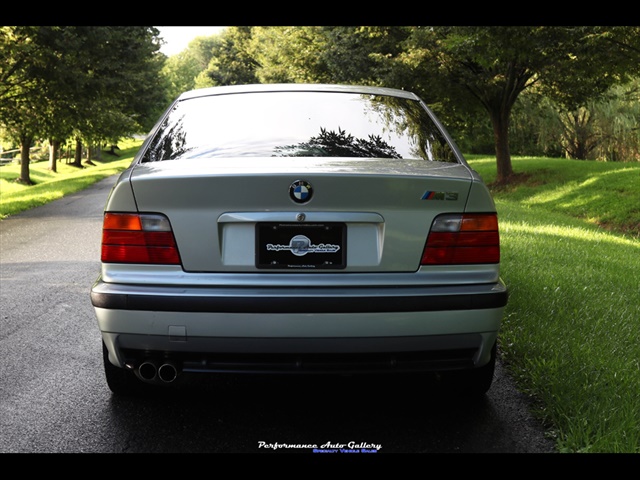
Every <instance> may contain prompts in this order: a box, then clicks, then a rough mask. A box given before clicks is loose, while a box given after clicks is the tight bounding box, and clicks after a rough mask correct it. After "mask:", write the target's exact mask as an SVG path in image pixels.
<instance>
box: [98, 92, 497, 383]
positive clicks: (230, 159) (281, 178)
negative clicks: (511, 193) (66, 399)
mask: <svg viewBox="0 0 640 480" xmlns="http://www.w3.org/2000/svg"><path fill="white" fill-rule="evenodd" d="M101 262H102V266H101V272H100V275H99V277H98V279H97V280H96V282H95V284H94V285H93V287H92V289H91V301H92V304H93V306H94V308H95V312H96V315H97V322H98V326H99V329H100V332H101V335H102V341H103V352H104V369H105V374H106V380H107V384H108V386H109V388H110V389H111V390H112V391H113V392H114V393H117V394H132V393H137V392H140V391H145V390H147V391H148V390H149V389H151V390H152V391H153V389H154V387H153V386H152V385H163V384H165V385H167V384H171V383H173V382H175V381H176V380H179V378H180V376H181V375H183V374H190V373H198V372H199V373H216V374H219V373H224V372H228V373H234V374H240V373H251V374H341V375H342V374H350V375H356V374H366V373H375V374H381V373H421V372H433V373H436V375H437V376H438V378H441V379H442V381H443V382H444V383H445V385H447V387H448V388H451V389H452V390H453V391H455V392H456V394H460V395H478V394H480V395H482V394H484V393H485V392H486V391H487V390H488V389H489V388H490V386H491V382H492V379H493V373H494V365H495V360H496V342H497V337H498V331H499V328H500V322H501V318H502V315H503V309H504V307H505V305H506V303H507V299H508V292H507V288H506V286H505V284H504V282H503V281H502V280H501V278H500V271H499V267H500V240H499V232H498V219H497V214H496V208H495V205H494V203H493V201H492V199H491V196H490V194H489V191H488V189H487V188H486V186H485V184H484V183H483V181H482V179H481V178H480V177H479V176H478V174H477V173H476V172H475V171H474V170H473V169H471V168H470V167H469V165H468V164H467V163H466V161H465V159H464V158H463V155H462V154H461V152H460V151H459V150H458V148H457V147H456V145H455V143H454V142H453V141H452V139H451V138H450V136H449V135H448V133H447V132H446V131H445V129H444V128H443V126H442V125H441V124H440V122H439V121H438V119H437V118H436V117H435V116H434V114H433V113H432V112H431V110H430V109H429V108H428V107H427V106H426V105H425V104H424V102H423V101H421V99H420V98H418V97H417V96H416V95H414V94H412V93H409V92H406V91H402V90H395V89H388V88H373V87H360V86H346V85H302V84H287V85H250V86H228V87H213V88H209V89H200V90H195V91H190V92H186V93H184V94H182V95H181V96H180V97H179V98H178V99H177V100H176V101H175V102H174V103H173V104H172V105H171V106H170V107H169V108H168V109H167V111H166V112H165V113H164V114H163V115H162V117H161V118H160V119H159V121H158V123H157V124H156V126H155V127H154V129H153V130H152V131H151V132H150V134H149V135H148V137H147V139H146V140H145V142H144V144H143V145H142V147H141V149H140V151H139V152H138V154H137V155H136V157H135V159H134V160H133V162H132V164H131V166H130V167H129V168H128V169H127V170H126V171H124V172H123V173H122V174H121V176H120V177H119V179H118V181H117V183H116V184H115V186H114V187H113V189H112V191H111V193H110V195H109V198H108V200H107V203H106V207H105V211H104V223H103V236H102V258H101Z"/></svg>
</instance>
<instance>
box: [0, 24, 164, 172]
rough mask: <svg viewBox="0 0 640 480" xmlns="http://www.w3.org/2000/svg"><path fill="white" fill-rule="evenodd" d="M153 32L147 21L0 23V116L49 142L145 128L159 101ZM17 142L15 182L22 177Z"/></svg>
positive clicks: (23, 136)
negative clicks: (119, 23) (106, 24)
mask: <svg viewBox="0 0 640 480" xmlns="http://www.w3.org/2000/svg"><path fill="white" fill-rule="evenodd" d="M157 34H158V31H157V29H155V28H153V27H83V26H39V27H21V26H18V27H2V29H1V30H0V55H2V57H0V78H1V79H2V85H3V86H2V87H0V122H2V123H3V125H4V126H5V127H6V128H7V130H8V131H9V132H11V133H13V135H14V137H15V138H19V139H20V141H21V142H29V143H30V142H31V141H32V140H33V139H34V138H36V137H39V138H49V139H51V141H52V142H53V144H55V143H57V142H59V141H62V140H64V139H65V138H66V137H67V136H69V135H71V134H73V135H74V136H75V137H76V138H77V139H80V138H83V137H84V139H89V140H91V141H99V140H102V139H107V138H112V139H115V138H119V137H121V136H123V135H125V134H131V133H134V132H136V131H139V129H140V128H142V127H143V126H147V127H148V126H149V125H150V123H149V120H148V119H149V118H152V119H153V120H155V118H157V115H158V114H159V111H160V109H162V108H164V107H165V103H164V96H163V91H162V89H161V88H159V85H160V83H159V79H160V75H159V72H160V68H161V67H162V62H163V61H164V56H162V57H160V54H158V53H157V52H158V48H159V47H158V43H157ZM24 147H25V145H24V144H22V151H23V156H22V160H21V162H22V167H23V168H22V173H21V176H20V178H19V181H22V182H24V183H28V184H30V183H31V180H30V178H29V175H28V165H29V159H28V156H25V154H26V152H28V149H25V148H24ZM78 163H79V161H78Z"/></svg>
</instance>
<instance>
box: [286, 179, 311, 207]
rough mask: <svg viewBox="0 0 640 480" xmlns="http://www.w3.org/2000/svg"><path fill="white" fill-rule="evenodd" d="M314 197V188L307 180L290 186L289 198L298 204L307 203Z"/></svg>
mask: <svg viewBox="0 0 640 480" xmlns="http://www.w3.org/2000/svg"><path fill="white" fill-rule="evenodd" d="M312 195H313V187H312V186H311V184H310V183H309V182H307V181H305V180H296V181H295V182H293V183H292V184H291V185H290V186H289V196H290V197H291V200H293V201H294V202H296V203H306V202H308V201H309V200H311V196H312Z"/></svg>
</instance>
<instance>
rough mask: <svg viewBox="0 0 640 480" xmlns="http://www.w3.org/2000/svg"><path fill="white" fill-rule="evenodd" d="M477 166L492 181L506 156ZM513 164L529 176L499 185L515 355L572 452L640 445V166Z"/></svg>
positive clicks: (506, 336) (515, 370) (513, 366)
mask: <svg viewBox="0 0 640 480" xmlns="http://www.w3.org/2000/svg"><path fill="white" fill-rule="evenodd" d="M470 163H471V165H472V166H473V167H474V168H476V169H477V170H478V171H479V172H480V173H481V175H482V176H483V177H484V178H485V180H487V181H488V182H491V181H492V179H493V178H494V175H495V174H494V172H495V158H480V157H471V159H470ZM513 165H514V170H515V171H516V172H517V173H518V172H519V173H524V174H526V175H524V176H523V177H522V178H523V179H524V182H523V183H520V184H518V185H516V186H512V187H509V188H501V189H498V190H496V191H495V192H494V197H495V199H496V206H497V209H498V214H499V219H500V234H501V243H502V277H503V279H504V280H505V282H506V283H507V285H508V286H509V289H510V298H509V304H508V306H507V309H506V312H505V318H504V321H503V325H502V330H501V335H500V347H501V355H502V358H503V361H504V363H505V364H506V365H507V368H508V369H509V371H510V372H511V373H512V374H513V376H514V377H515V379H516V381H517V382H518V385H519V387H520V389H521V390H522V391H524V392H527V393H530V394H531V395H532V397H533V398H534V399H535V403H534V405H535V411H534V413H535V414H536V415H537V416H539V418H540V419H541V420H542V421H543V422H544V423H545V424H546V425H547V426H548V428H549V431H550V434H551V435H553V436H554V438H555V441H556V444H557V448H558V450H559V451H560V452H572V453H573V452H589V453H640V414H639V412H640V394H639V393H638V392H640V344H639V342H638V339H639V338H640V322H639V321H638V320H640V301H639V299H640V238H639V237H638V232H639V229H638V225H639V224H640V222H639V220H638V219H639V215H640V213H639V211H638V210H639V208H640V165H637V164H611V163H595V162H577V161H574V160H560V159H532V158H517V159H514V161H513ZM605 199H606V200H605Z"/></svg>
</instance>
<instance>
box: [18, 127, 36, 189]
mask: <svg viewBox="0 0 640 480" xmlns="http://www.w3.org/2000/svg"><path fill="white" fill-rule="evenodd" d="M31 140H32V137H31V136H29V135H22V136H21V137H20V177H18V183H22V184H24V185H33V182H32V181H31V175H30V173H29V161H30V158H29V151H30V149H31Z"/></svg>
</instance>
